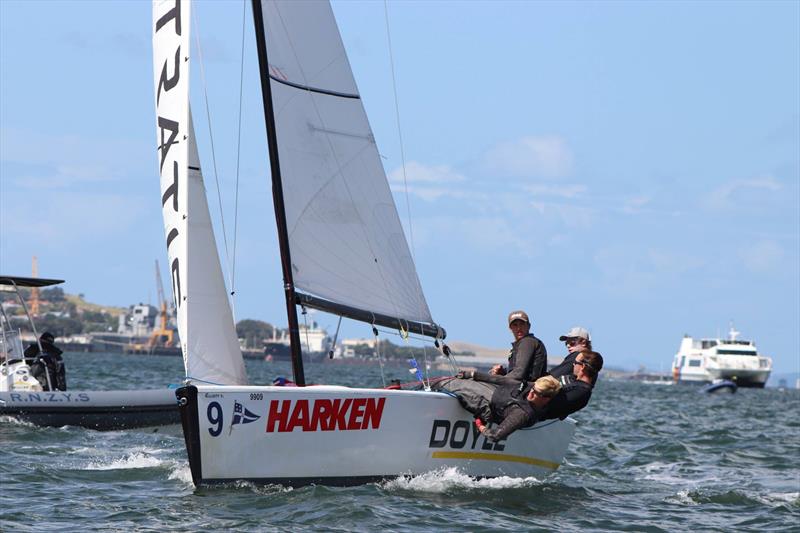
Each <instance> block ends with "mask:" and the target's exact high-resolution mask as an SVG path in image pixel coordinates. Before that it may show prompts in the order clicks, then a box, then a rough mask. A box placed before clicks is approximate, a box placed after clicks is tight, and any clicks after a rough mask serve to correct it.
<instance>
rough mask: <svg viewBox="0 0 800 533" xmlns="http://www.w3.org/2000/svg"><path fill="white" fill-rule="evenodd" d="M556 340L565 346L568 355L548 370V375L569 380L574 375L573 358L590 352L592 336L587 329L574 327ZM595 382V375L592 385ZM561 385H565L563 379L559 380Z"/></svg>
mask: <svg viewBox="0 0 800 533" xmlns="http://www.w3.org/2000/svg"><path fill="white" fill-rule="evenodd" d="M558 340H560V341H562V342H563V343H564V344H566V346H567V352H568V353H567V356H566V357H565V358H564V360H563V361H561V363H560V364H559V365H558V366H556V367H553V368H552V369H551V370H550V372H549V374H550V375H551V376H553V377H556V378H559V379H561V378H563V377H565V376H566V377H567V378H571V377H572V376H573V375H574V374H573V372H574V367H573V364H574V363H575V358H576V357H578V354H579V353H581V352H583V351H587V350H588V351H591V350H592V336H591V335H590V334H589V330H588V329H586V328H583V327H580V326H575V327H573V328H572V329H570V330H569V331H568V332H566V333H565V334H564V335H561V336H560V337H559V338H558ZM595 382H597V375H596V374H595V375H594V376H593V380H592V385H594V384H595ZM561 383H562V385H564V384H566V383H565V380H563V379H561Z"/></svg>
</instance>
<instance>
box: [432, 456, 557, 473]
mask: <svg viewBox="0 0 800 533" xmlns="http://www.w3.org/2000/svg"><path fill="white" fill-rule="evenodd" d="M431 457H432V458H433V459H478V460H482V461H504V462H508V463H525V464H529V465H534V466H541V467H542V468H549V469H550V470H557V469H558V467H559V466H561V465H559V464H558V463H554V462H552V461H545V460H544V459H536V458H535V457H525V456H522V455H508V454H498V453H481V452H433V453H431Z"/></svg>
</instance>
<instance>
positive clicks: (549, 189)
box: [523, 183, 587, 198]
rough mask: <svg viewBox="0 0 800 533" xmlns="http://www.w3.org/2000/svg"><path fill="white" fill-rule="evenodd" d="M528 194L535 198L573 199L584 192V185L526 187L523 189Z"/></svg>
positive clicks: (537, 185)
mask: <svg viewBox="0 0 800 533" xmlns="http://www.w3.org/2000/svg"><path fill="white" fill-rule="evenodd" d="M523 189H525V190H526V191H528V192H529V193H531V194H533V195H535V196H557V197H560V198H575V197H577V196H580V195H582V194H583V193H585V192H586V190H587V189H586V185H581V184H579V183H572V184H564V185H544V184H536V185H526V186H525V187H523Z"/></svg>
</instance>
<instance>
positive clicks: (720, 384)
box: [700, 379, 739, 394]
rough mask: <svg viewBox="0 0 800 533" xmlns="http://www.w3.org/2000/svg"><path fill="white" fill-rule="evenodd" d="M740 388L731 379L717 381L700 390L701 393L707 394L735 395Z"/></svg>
mask: <svg viewBox="0 0 800 533" xmlns="http://www.w3.org/2000/svg"><path fill="white" fill-rule="evenodd" d="M738 388H739V387H737V385H736V383H734V382H733V381H731V380H729V379H715V380H714V381H712V382H711V383H709V384H708V385H706V386H705V387H703V388H702V389H700V392H702V393H705V394H733V393H734V392H736V389H738Z"/></svg>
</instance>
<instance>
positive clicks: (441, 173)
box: [389, 161, 470, 201]
mask: <svg viewBox="0 0 800 533" xmlns="http://www.w3.org/2000/svg"><path fill="white" fill-rule="evenodd" d="M466 181H467V179H466V178H465V177H464V176H463V175H461V174H459V173H458V172H456V171H454V170H453V169H452V168H451V167H450V166H449V165H423V164H422V163H418V162H417V161H409V162H408V163H406V166H405V179H404V175H403V167H398V168H396V169H394V170H393V171H391V172H390V173H389V184H390V186H391V188H392V190H393V191H395V192H398V193H404V192H405V191H406V183H408V184H409V186H408V193H409V194H414V195H416V196H419V197H420V198H422V199H423V200H428V201H433V200H436V199H438V198H440V197H442V196H452V197H455V198H465V197H467V196H469V194H470V193H469V192H467V191H466V190H464V189H463V187H462V186H459V185H456V184H462V185H463V184H464V183H465V182H466Z"/></svg>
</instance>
